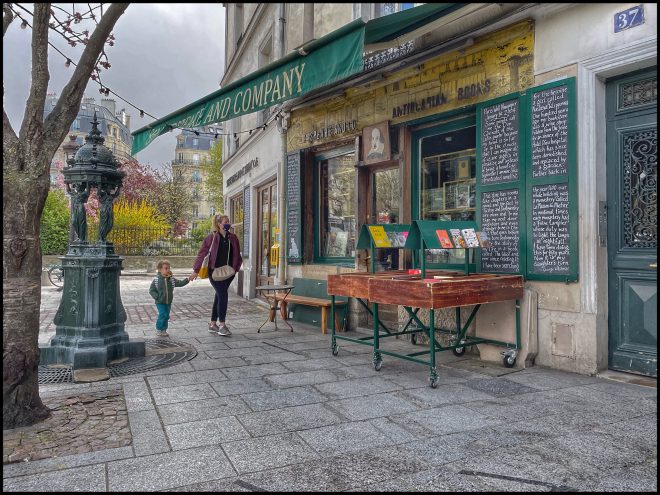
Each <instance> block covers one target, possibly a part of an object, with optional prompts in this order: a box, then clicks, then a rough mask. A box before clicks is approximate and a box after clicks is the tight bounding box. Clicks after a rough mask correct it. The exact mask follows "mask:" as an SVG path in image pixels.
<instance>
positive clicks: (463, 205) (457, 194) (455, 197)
mask: <svg viewBox="0 0 660 495" xmlns="http://www.w3.org/2000/svg"><path fill="white" fill-rule="evenodd" d="M444 198H445V204H444V209H445V210H455V209H459V210H464V209H468V208H474V206H475V189H474V180H472V179H470V180H457V181H453V182H445V183H444Z"/></svg>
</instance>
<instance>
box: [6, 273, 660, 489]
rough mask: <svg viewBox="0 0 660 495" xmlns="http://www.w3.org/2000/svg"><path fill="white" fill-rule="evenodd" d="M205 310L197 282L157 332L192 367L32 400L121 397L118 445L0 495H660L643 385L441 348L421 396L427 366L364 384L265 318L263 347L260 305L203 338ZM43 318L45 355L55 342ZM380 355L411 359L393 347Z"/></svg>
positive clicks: (37, 472)
mask: <svg viewBox="0 0 660 495" xmlns="http://www.w3.org/2000/svg"><path fill="white" fill-rule="evenodd" d="M175 274H177V273H176V272H175ZM182 275H185V274H182ZM149 283H150V279H149V278H144V279H139V278H138V277H135V278H133V279H129V278H127V279H126V280H124V279H123V278H122V300H123V302H124V305H125V306H126V307H127V311H129V308H135V311H136V313H135V315H136V316H135V317H134V318H135V320H134V321H133V323H131V322H129V323H128V324H127V327H126V328H127V332H128V333H129V335H130V336H131V338H137V337H152V336H153V322H152V321H148V322H144V321H143V320H145V319H148V318H147V316H145V315H149V314H150V313H148V312H147V311H148V310H149V308H151V307H152V306H153V302H152V301H151V300H150V297H149V295H148V292H147V289H148V286H149ZM42 293H43V296H44V297H43V301H42V309H44V310H55V309H56V308H57V304H58V300H59V295H60V293H58V292H56V291H54V290H52V289H50V288H44V290H43V291H42ZM212 297H213V292H212V289H211V287H210V284H209V283H208V281H195V282H194V283H192V284H190V285H189V286H187V287H183V288H181V289H177V291H176V293H175V305H176V306H175V310H174V314H173V319H172V322H171V325H170V329H169V330H168V331H169V333H170V335H171V336H172V337H171V338H172V339H173V340H176V341H181V342H185V343H188V344H189V345H191V346H193V347H195V349H196V350H197V356H196V357H195V358H194V359H191V360H190V361H186V362H184V363H182V364H177V365H175V366H172V367H169V368H163V369H159V370H154V371H151V372H147V373H140V374H136V375H129V376H124V377H121V378H111V379H110V380H108V381H106V382H99V383H91V384H72V383H63V384H50V385H42V386H41V387H40V392H41V395H42V397H46V398H47V399H50V398H55V397H63V398H66V397H69V398H73V397H78V398H79V397H81V395H82V394H90V393H96V392H107V391H108V390H116V389H117V388H118V387H120V388H121V390H122V391H123V396H124V398H125V404H126V411H127V413H128V414H127V415H128V424H129V428H130V433H131V443H130V445H125V446H119V447H117V446H114V445H113V444H110V443H105V444H104V447H105V448H103V449H101V450H94V451H90V452H85V453H75V454H71V455H61V454H58V457H53V458H45V459H40V460H32V461H29V462H17V463H11V464H5V465H4V466H3V490H4V491H74V490H80V491H93V492H97V491H98V492H104V491H110V492H114V491H221V492H222V491H406V492H410V491H499V492H505V491H506V492H508V491H530V490H534V491H567V490H571V491H596V492H599V491H651V492H655V491H656V490H657V391H656V388H655V387H648V386H639V385H634V384H630V383H621V382H617V381H613V380H606V379H603V378H600V377H592V376H583V375H577V374H573V373H566V372H561V371H558V370H551V369H546V368H542V367H539V366H535V367H532V368H529V369H515V370H513V371H512V370H509V369H504V368H503V367H502V366H501V364H493V365H491V364H488V363H483V362H480V361H479V360H478V357H476V356H470V355H468V354H467V353H466V354H465V355H463V356H462V357H456V356H454V355H453V354H452V353H448V352H440V353H437V355H436V360H437V368H438V375H439V384H438V387H437V388H436V389H432V388H430V387H429V386H428V374H429V370H428V367H426V366H422V365H420V364H417V363H412V362H408V361H405V360H401V359H396V358H394V357H390V356H384V360H383V366H382V369H381V370H380V371H378V372H377V371H375V370H374V367H373V365H372V364H371V358H372V356H371V354H372V353H371V351H372V349H371V348H370V347H369V346H365V345H359V344H354V343H350V342H345V341H340V342H339V344H340V351H339V354H338V355H337V356H333V355H332V353H331V351H330V336H329V335H321V334H320V332H319V329H318V328H315V327H311V326H308V325H303V324H300V323H297V322H293V326H294V330H295V331H294V332H292V333H291V332H289V331H288V329H287V330H286V331H283V330H279V331H274V329H273V324H272V323H269V324H268V325H266V326H265V327H264V329H263V330H262V333H259V334H258V333H256V329H257V328H258V326H259V325H261V323H262V322H263V321H264V320H265V319H266V315H267V311H266V308H265V307H264V305H260V304H257V303H254V302H249V301H245V300H242V299H239V298H237V297H236V296H232V297H231V298H230V302H229V308H230V313H229V316H228V318H227V322H228V324H229V326H230V328H231V329H232V331H233V335H232V336H231V337H228V338H227V337H221V336H218V335H211V334H209V333H208V332H207V330H206V321H207V318H208V314H205V308H207V309H208V310H210V304H211V301H212ZM186 305H190V306H186ZM179 308H180V309H179ZM131 311H132V309H131ZM140 311H144V314H142V313H140ZM185 311H188V312H189V313H188V316H186V317H183V314H184V312H185ZM177 312H179V314H178V315H177V314H176V313H177ZM140 315H143V319H142V320H140ZM194 315H197V316H194ZM174 317H176V318H177V319H176V320H175V319H174ZM45 323H46V324H45V325H44V326H43V328H42V330H43V331H42V332H41V333H40V335H39V341H40V343H41V344H42V345H43V344H45V343H47V342H48V341H49V339H50V338H51V337H52V335H53V332H52V330H49V329H48V326H47V322H45ZM352 333H353V336H358V335H357V334H358V332H352ZM382 347H383V348H385V349H388V350H393V351H396V352H415V351H419V350H420V347H419V346H417V347H414V346H412V345H410V344H409V343H407V342H405V341H402V340H397V339H387V340H386V341H385V340H384V341H383V342H382ZM470 361H476V362H477V363H478V364H471V363H470ZM647 382H648V381H647ZM64 403H65V404H66V399H65V402H64ZM70 406H73V404H71V405H70ZM11 434H15V432H3V437H4V438H9V437H10V436H11ZM44 445H45V444H44Z"/></svg>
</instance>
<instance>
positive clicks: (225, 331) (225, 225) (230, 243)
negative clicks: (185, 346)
mask: <svg viewBox="0 0 660 495" xmlns="http://www.w3.org/2000/svg"><path fill="white" fill-rule="evenodd" d="M229 229H231V223H230V222H229V217H228V216H227V215H223V214H219V215H215V216H214V217H213V222H212V226H211V230H212V232H211V233H210V234H209V235H208V236H206V238H205V239H204V240H203V241H202V245H201V247H200V248H199V252H198V253H197V259H195V264H194V265H193V273H192V274H191V275H190V280H195V279H196V278H197V274H198V273H199V270H200V268H201V267H202V262H203V261H204V258H205V257H206V255H207V254H208V255H209V262H208V272H209V281H210V282H211V285H212V286H213V289H215V298H214V299H213V309H212V310H211V321H210V322H209V332H211V333H216V334H218V335H223V336H229V335H231V331H230V330H229V328H227V325H226V324H225V318H226V316H227V303H228V302H229V294H228V292H227V291H228V289H229V286H230V285H231V283H232V281H233V280H234V276H235V275H232V276H231V277H229V278H227V279H225V280H213V277H212V275H211V274H212V273H213V270H214V269H215V268H218V267H221V266H225V265H229V266H231V267H232V268H233V269H234V272H237V271H238V270H239V269H240V268H241V264H242V263H243V258H242V256H241V247H240V244H239V242H238V237H237V236H236V235H235V234H233V233H231V232H229ZM216 320H219V324H218V323H216Z"/></svg>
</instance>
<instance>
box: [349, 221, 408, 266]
mask: <svg viewBox="0 0 660 495" xmlns="http://www.w3.org/2000/svg"><path fill="white" fill-rule="evenodd" d="M409 231H410V225H409V224H399V223H383V224H371V225H367V224H365V225H363V226H362V228H361V229H360V235H359V237H358V242H357V246H356V247H357V248H358V249H368V250H369V256H371V262H370V266H369V268H370V270H369V271H370V272H371V273H375V272H376V256H375V254H376V253H375V250H376V249H383V248H385V249H404V247H405V244H406V240H407V239H408V232H409Z"/></svg>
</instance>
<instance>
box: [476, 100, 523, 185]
mask: <svg viewBox="0 0 660 495" xmlns="http://www.w3.org/2000/svg"><path fill="white" fill-rule="evenodd" d="M518 126H519V122H518V99H515V100H509V101H504V102H502V103H499V104H497V105H492V106H489V107H483V108H482V109H481V183H482V184H497V183H501V182H511V181H516V180H518V170H519V163H518V162H519V157H518V140H519V133H518V128H519V127H518Z"/></svg>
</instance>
